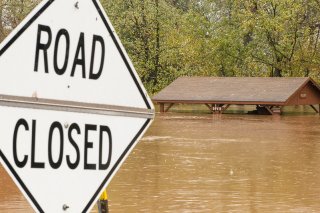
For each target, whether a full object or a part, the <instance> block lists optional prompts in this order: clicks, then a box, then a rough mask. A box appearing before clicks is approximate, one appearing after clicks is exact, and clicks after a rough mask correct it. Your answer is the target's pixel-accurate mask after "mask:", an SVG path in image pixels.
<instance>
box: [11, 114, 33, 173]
mask: <svg viewBox="0 0 320 213" xmlns="http://www.w3.org/2000/svg"><path fill="white" fill-rule="evenodd" d="M21 125H22V126H23V127H24V128H25V130H27V131H29V126H28V123H27V121H26V120H24V119H20V120H19V121H18V122H17V124H16V126H15V128H14V132H13V159H14V162H15V164H16V165H17V167H19V168H23V167H25V165H26V164H27V161H28V156H26V155H25V156H24V157H23V160H22V161H20V160H19V158H18V154H17V135H18V130H19V127H20V126H21Z"/></svg>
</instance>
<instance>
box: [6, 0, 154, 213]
mask: <svg viewBox="0 0 320 213" xmlns="http://www.w3.org/2000/svg"><path fill="white" fill-rule="evenodd" d="M53 2H54V0H48V2H47V3H45V4H44V6H42V7H41V8H40V9H39V10H38V11H37V12H36V14H35V15H34V16H33V17H31V18H30V20H29V21H28V22H27V23H26V24H25V25H24V26H23V27H21V28H20V30H19V31H18V32H17V33H16V34H15V35H14V36H13V37H12V38H11V39H10V40H9V41H8V42H7V43H6V44H5V45H4V47H3V48H2V49H1V50H0V57H1V56H2V55H3V53H5V52H6V50H8V49H9V48H10V46H11V45H12V44H13V43H14V42H15V41H16V40H17V39H18V38H19V37H20V36H21V35H22V34H23V33H24V32H25V31H26V30H27V29H28V28H29V27H30V26H31V24H32V23H33V22H34V21H35V20H36V19H37V18H38V17H39V16H40V15H41V14H42V13H43V12H44V11H45V10H46V9H47V8H48V7H49V6H50V5H51V4H52V3H53ZM92 2H93V4H94V6H95V8H96V9H97V11H98V13H99V15H100V18H101V19H102V21H103V23H104V25H105V27H106V28H107V30H108V32H109V34H110V36H111V38H112V40H113V42H114V44H115V45H116V47H117V49H118V51H119V53H120V55H121V57H122V60H123V61H124V63H125V64H126V67H127V69H128V71H129V73H130V75H131V77H132V79H133V81H134V82H135V84H136V86H137V89H138V90H139V92H140V94H141V96H142V98H143V100H144V102H145V104H146V106H147V108H148V109H151V105H150V103H149V101H148V98H147V97H146V94H145V93H144V92H143V89H142V88H141V86H140V84H139V81H138V79H137V78H136V76H135V74H134V72H133V69H132V67H131V66H130V63H129V61H128V59H127V57H126V56H125V54H124V52H123V49H122V48H121V46H120V44H119V42H118V40H117V39H116V36H115V34H114V32H113V31H112V30H111V27H110V25H109V23H108V21H107V20H106V18H105V16H104V13H103V12H102V11H101V9H100V6H99V4H98V3H97V0H92ZM150 122H151V119H147V120H146V122H145V123H144V124H143V126H142V127H141V129H140V130H139V131H138V133H137V134H136V135H135V137H134V138H133V139H132V140H131V142H130V144H129V145H128V146H127V148H126V149H125V151H124V152H123V153H122V155H121V156H120V158H119V159H118V160H117V162H116V163H115V165H114V166H113V167H112V169H111V170H110V171H109V173H108V174H107V176H106V178H105V179H104V180H103V182H102V183H101V184H100V186H99V188H98V189H97V190H96V192H95V193H94V195H93V196H92V198H91V199H90V201H89V202H88V203H87V205H86V206H85V208H84V210H83V211H82V212H87V211H88V210H89V208H90V207H91V205H92V204H93V202H94V201H95V200H96V198H97V197H98V196H99V193H100V192H101V191H102V190H103V187H104V186H105V184H106V183H107V182H108V180H109V179H110V177H111V176H112V174H113V173H114V171H115V170H116V169H117V167H118V166H119V165H120V163H121V161H122V160H123V159H124V158H125V156H126V155H127V153H128V152H129V150H130V149H131V148H132V147H133V145H134V144H135V143H136V141H137V139H138V138H139V137H140V136H141V134H142V133H143V132H144V130H145V129H146V128H147V126H148V125H149V123H150ZM0 157H1V158H2V160H3V161H4V163H5V164H6V166H7V168H8V169H9V170H10V172H11V173H12V175H13V176H14V177H15V179H16V180H17V181H18V182H19V184H20V186H21V187H22V188H23V190H24V191H25V193H26V194H27V196H28V197H29V198H30V200H31V201H32V203H33V204H34V206H35V207H36V208H37V209H38V211H39V212H41V213H44V210H43V209H42V208H41V206H40V205H39V203H38V202H37V201H36V199H35V198H34V196H33V195H32V193H31V192H30V191H29V189H28V188H27V186H26V185H25V183H24V182H23V181H22V179H21V178H20V176H19V175H18V174H17V173H16V171H15V170H14V168H13V167H12V166H11V164H10V162H9V161H8V159H7V158H6V157H5V155H4V154H3V152H2V151H1V150H0Z"/></svg>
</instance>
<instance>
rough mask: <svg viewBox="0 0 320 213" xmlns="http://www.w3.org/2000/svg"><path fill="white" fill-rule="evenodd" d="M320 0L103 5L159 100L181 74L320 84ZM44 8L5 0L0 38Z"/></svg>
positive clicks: (136, 0) (116, 1) (31, 1)
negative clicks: (294, 78) (296, 79)
mask: <svg viewBox="0 0 320 213" xmlns="http://www.w3.org/2000/svg"><path fill="white" fill-rule="evenodd" d="M319 2H320V1H315V0H197V1H192V0H101V3H102V5H103V7H104V8H105V10H106V12H107V14H108V16H109V18H110V20H111V22H112V23H113V25H114V27H115V29H116V32H117V33H118V35H119V37H120V39H121V41H122V43H123V45H124V46H125V48H126V50H127V52H128V54H129V56H130V58H131V60H132V61H133V63H134V66H135V68H136V70H137V72H138V73H139V75H140V77H141V79H142V81H143V83H144V85H145V86H146V88H147V90H148V91H149V92H150V93H152V94H153V93H156V92H157V91H159V90H161V89H162V88H164V87H165V86H167V85H168V84H169V83H171V82H172V81H173V80H174V79H176V78H177V77H179V76H194V75H197V76H199V75H200V76H311V77H313V78H314V79H316V80H320V73H319V67H320V52H319V51H318V49H319V39H320V21H319V20H320V3H319ZM36 3H38V1H37V0H19V1H17V0H0V17H1V22H0V40H2V39H3V38H4V37H5V36H6V35H7V34H8V32H10V31H11V30H12V29H13V28H14V27H15V26H16V25H17V24H18V23H19V22H20V21H21V20H22V19H23V17H24V16H25V15H26V14H27V13H28V12H29V11H30V10H31V8H33V7H34V5H35V4H36Z"/></svg>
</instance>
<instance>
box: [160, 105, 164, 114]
mask: <svg viewBox="0 0 320 213" xmlns="http://www.w3.org/2000/svg"><path fill="white" fill-rule="evenodd" d="M160 113H164V103H160Z"/></svg>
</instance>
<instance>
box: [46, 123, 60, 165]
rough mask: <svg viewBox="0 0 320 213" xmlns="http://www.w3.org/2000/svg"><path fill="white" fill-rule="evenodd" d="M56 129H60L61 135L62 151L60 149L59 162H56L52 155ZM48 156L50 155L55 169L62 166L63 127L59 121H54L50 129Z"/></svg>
mask: <svg viewBox="0 0 320 213" xmlns="http://www.w3.org/2000/svg"><path fill="white" fill-rule="evenodd" d="M55 129H57V130H58V131H59V135H60V151H59V158H58V160H57V162H54V160H53V157H52V137H53V131H54V130H55ZM48 157H49V163H50V166H51V167H52V168H53V169H58V168H59V167H60V166H61V163H62V157H63V128H62V125H61V124H60V123H59V122H57V121H56V122H54V123H52V125H51V127H50V130H49V142H48Z"/></svg>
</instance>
